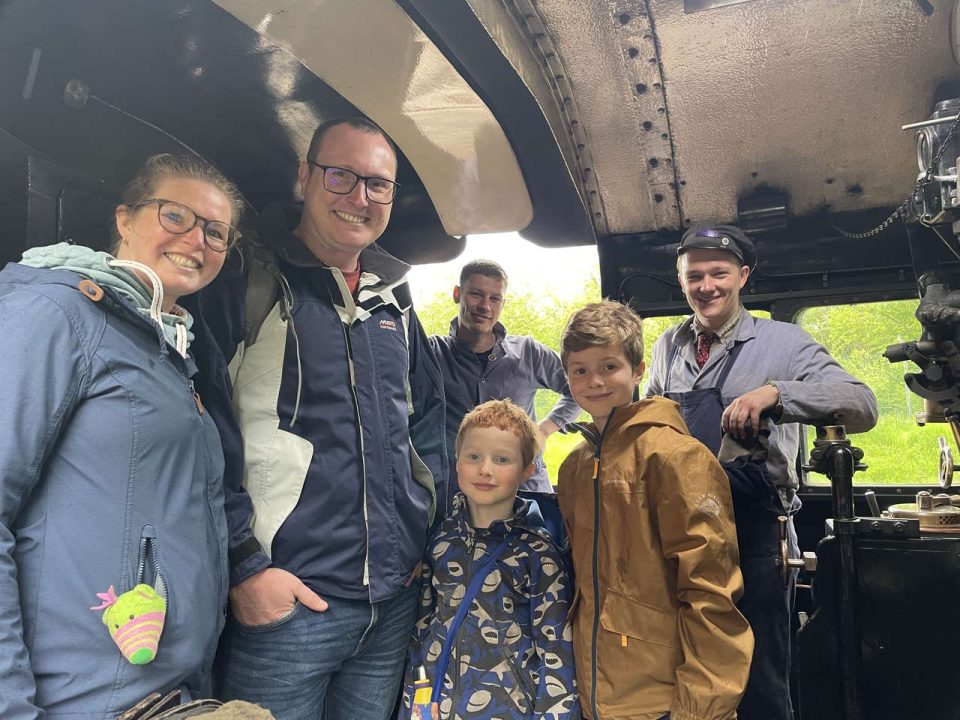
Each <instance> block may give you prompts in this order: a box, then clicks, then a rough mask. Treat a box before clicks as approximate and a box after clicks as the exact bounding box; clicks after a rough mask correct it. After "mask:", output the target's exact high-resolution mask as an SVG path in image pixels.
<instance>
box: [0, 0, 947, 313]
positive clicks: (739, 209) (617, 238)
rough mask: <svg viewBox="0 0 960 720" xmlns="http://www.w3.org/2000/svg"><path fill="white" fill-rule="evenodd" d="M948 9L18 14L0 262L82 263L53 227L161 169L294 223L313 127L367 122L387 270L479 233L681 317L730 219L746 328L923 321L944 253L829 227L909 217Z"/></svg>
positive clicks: (725, 0) (904, 237)
mask: <svg viewBox="0 0 960 720" xmlns="http://www.w3.org/2000/svg"><path fill="white" fill-rule="evenodd" d="M956 5H957V1H956V0H913V1H912V2H907V1H906V0H904V1H903V2H893V1H892V0H891V1H889V2H886V1H885V2H869V3H868V2H861V0H845V1H842V2H836V0H740V1H737V2H731V0H351V1H350V2H346V1H345V0H274V2H263V1H262V0H214V1H211V0H170V1H168V2H163V3H156V2H150V1H149V0H125V1H124V2H122V3H121V2H111V1H110V0H88V1H87V2H84V3H75V2H71V1H70V0H0V62H2V66H3V68H4V72H3V73H2V74H0V183H2V187H3V188H4V190H5V193H4V196H3V198H2V199H0V222H2V223H3V226H4V227H5V228H9V229H11V230H12V231H13V232H7V233H5V234H4V239H3V241H2V242H3V243H4V245H3V246H2V247H0V259H10V258H12V257H16V256H17V255H18V254H19V252H20V251H21V250H22V249H23V248H22V245H23V244H24V243H23V242H21V240H20V239H21V238H23V237H26V238H27V242H28V243H29V244H38V243H41V242H50V241H51V238H50V237H47V236H46V235H44V233H42V232H40V231H39V229H41V228H43V229H47V228H50V227H54V228H55V232H56V233H57V234H58V237H59V238H60V239H63V238H65V237H71V238H73V239H77V238H76V237H74V235H71V234H70V233H69V232H68V230H69V228H65V227H64V226H63V222H62V217H60V216H59V215H58V219H57V220H56V222H52V221H51V218H50V217H49V216H48V215H49V213H50V212H52V211H55V210H56V211H57V212H60V213H61V214H62V210H63V206H69V207H71V208H77V207H79V208H80V209H82V208H83V207H84V202H85V198H87V197H88V196H90V195H99V196H103V197H109V196H110V194H111V193H113V192H115V191H116V187H117V186H118V185H119V184H120V183H122V181H123V180H124V179H126V178H128V177H129V176H130V175H131V174H132V173H133V172H134V171H135V169H136V167H137V166H138V165H139V164H140V162H141V161H142V159H143V158H144V157H145V156H146V155H148V154H150V153H153V152H159V151H182V150H183V149H184V147H189V148H190V149H191V150H194V151H196V152H198V153H200V154H201V155H203V156H205V157H207V158H209V159H210V160H211V161H213V162H214V163H216V164H217V165H218V166H220V167H221V168H222V169H223V170H224V171H225V172H226V173H227V174H228V175H229V176H230V177H232V178H234V179H235V180H236V181H237V182H238V184H239V185H240V187H241V189H242V190H243V192H244V193H245V194H246V196H247V198H248V200H249V202H250V205H251V206H252V208H254V209H255V210H260V209H262V208H263V206H264V205H265V204H266V203H267V202H268V201H271V200H276V199H293V197H294V194H295V187H294V185H295V176H296V164H297V161H298V158H300V157H302V155H303V153H304V152H305V148H306V145H307V143H308V141H309V137H310V134H311V132H312V130H313V128H314V127H315V126H316V124H317V123H318V122H320V121H322V120H323V119H325V118H328V117H331V116H333V115H339V114H345V113H352V112H364V113H366V114H368V115H369V116H370V117H372V118H373V119H374V120H375V121H377V122H378V123H380V124H381V125H383V127H384V128H385V129H386V130H387V132H388V133H390V134H391V136H392V137H394V139H395V140H396V141H397V143H398V145H399V147H400V150H401V153H402V157H401V159H400V170H399V177H398V180H399V181H400V183H401V184H402V186H403V190H402V193H401V196H400V197H399V199H398V203H397V206H396V207H395V209H394V216H393V220H392V222H391V225H390V228H389V230H388V233H387V234H386V235H385V236H384V239H383V244H385V245H386V246H387V247H388V248H389V249H391V250H393V251H394V252H396V253H397V254H399V255H401V256H402V257H404V258H405V259H408V260H411V261H416V262H428V261H435V260H443V259H448V258H451V257H454V256H456V255H457V254H458V253H459V252H460V250H461V249H462V247H463V243H462V240H458V239H456V238H455V237H451V236H460V235H463V234H466V233H480V232H493V231H505V230H519V231H521V234H523V235H524V236H525V237H527V238H528V239H530V240H532V241H534V242H536V243H538V244H541V245H544V246H548V247H550V246H561V245H573V244H589V243H593V242H596V243H598V245H599V250H600V260H601V271H602V282H603V289H604V292H605V294H608V295H614V296H619V297H622V298H628V299H632V300H633V301H634V302H635V304H637V305H638V306H640V307H642V308H644V309H645V310H647V311H648V312H671V311H676V310H680V309H682V307H683V300H682V297H681V296H680V295H679V291H678V288H677V287H676V285H675V279H676V270H675V268H674V262H675V258H676V255H675V253H674V249H675V244H676V242H677V240H678V238H679V235H680V234H681V233H682V231H683V229H684V228H686V227H688V226H689V225H690V224H691V223H697V222H738V221H740V222H743V223H744V224H746V225H748V226H751V225H752V227H753V229H754V230H756V231H757V232H756V238H757V241H758V247H759V250H760V265H759V267H758V271H757V273H756V274H755V277H754V278H753V280H752V281H751V284H750V286H749V288H748V291H747V292H748V297H750V298H751V301H752V302H753V303H754V305H764V304H766V305H770V304H771V303H773V301H774V299H778V301H779V302H780V304H781V306H783V307H786V306H789V305H790V304H791V303H793V304H802V303H804V302H810V301H813V300H823V301H851V300H856V299H858V298H868V297H869V298H880V297H905V296H908V295H911V294H914V293H915V284H914V276H915V267H914V265H915V262H916V260H917V258H918V257H923V258H925V260H924V262H926V263H927V264H928V265H931V264H932V265H935V266H937V267H941V266H942V268H941V269H945V272H948V274H949V272H950V271H952V268H953V267H954V266H955V265H956V263H953V264H951V262H952V261H954V260H956V258H954V257H953V256H952V255H950V254H949V253H948V252H947V251H946V250H945V249H944V248H943V246H942V244H941V243H939V240H937V238H936V237H935V236H932V234H931V233H929V231H926V230H924V229H923V228H918V229H917V230H915V231H908V229H907V228H905V227H904V226H902V225H901V224H900V223H895V224H893V225H892V226H891V227H890V228H889V229H888V230H887V231H885V233H882V234H880V235H878V236H875V237H872V238H869V239H865V240H853V239H849V238H844V237H842V236H841V235H840V234H839V233H838V232H837V230H836V227H842V228H846V229H848V230H854V231H856V230H863V229H866V228H868V227H870V226H872V225H874V224H876V223H877V222H878V221H879V220H882V219H883V218H884V217H885V216H886V215H887V214H889V212H890V211H891V210H892V209H893V208H895V207H896V206H897V205H899V204H900V203H901V202H902V201H903V199H904V197H905V196H906V195H907V194H908V193H909V192H910V190H911V188H912V186H913V183H914V181H915V180H916V174H917V168H916V162H915V160H914V158H915V139H914V136H913V134H912V133H909V132H902V131H901V130H900V126H901V125H903V124H905V123H909V122H915V121H917V120H922V119H925V118H926V117H928V116H929V114H930V112H931V110H932V108H933V106H934V103H935V102H937V101H939V100H943V99H947V98H951V97H960V83H958V64H957V51H956V42H957V38H958V37H960V26H958V19H957V10H956ZM28 174H29V175H30V184H29V188H30V189H29V192H28V191H27V189H26V188H27V187H28V185H27V182H26V179H27V175H28ZM64 198H66V200H64ZM58 206H60V207H59V209H58ZM24 207H29V208H30V210H29V211H28V212H26V213H24V211H23V208H24ZM104 207H109V202H106V201H104ZM73 215H74V216H76V212H74V213H73ZM20 230H22V232H17V231H20ZM80 239H82V237H81V238H80ZM951 239H952V238H951ZM651 277H652V278H654V279H655V280H657V282H650V279H651Z"/></svg>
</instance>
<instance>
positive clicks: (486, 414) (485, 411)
mask: <svg viewBox="0 0 960 720" xmlns="http://www.w3.org/2000/svg"><path fill="white" fill-rule="evenodd" d="M475 427H492V428H496V429H497V430H503V431H504V432H508V433H513V434H514V435H516V436H517V437H518V438H519V439H520V457H521V458H522V459H523V466H524V467H527V465H529V464H530V463H532V462H533V459H534V458H535V457H536V456H537V452H538V451H539V450H540V441H539V440H538V439H537V428H536V427H535V426H534V424H533V421H532V420H531V419H530V416H529V415H527V414H526V413H525V412H524V411H523V410H521V409H520V408H519V407H517V406H516V405H514V404H513V403H512V402H511V401H510V400H488V401H487V402H485V403H483V404H482V405H477V406H476V407H475V408H474V409H473V410H471V411H470V412H468V413H467V414H466V415H464V417H463V422H461V423H460V430H459V431H458V432H457V455H459V454H460V447H461V446H462V445H463V437H464V435H466V434H467V430H470V429H472V428H475Z"/></svg>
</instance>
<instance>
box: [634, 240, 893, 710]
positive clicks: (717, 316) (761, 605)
mask: <svg viewBox="0 0 960 720" xmlns="http://www.w3.org/2000/svg"><path fill="white" fill-rule="evenodd" d="M677 254H678V258H677V272H678V276H679V281H680V286H681V288H682V289H683V293H684V295H685V296H686V299H687V303H688V304H689V305H690V308H691V309H692V310H693V315H691V316H690V317H689V318H687V320H685V321H684V322H682V323H680V324H679V325H676V326H674V327H672V328H669V329H667V330H666V331H664V333H663V334H662V335H661V336H660V337H659V338H658V339H657V342H656V344H655V345H654V348H653V360H652V362H651V365H652V368H651V370H650V379H649V381H648V384H647V387H646V395H647V396H652V395H665V396H666V397H668V398H671V399H673V400H675V401H676V402H678V403H679V404H680V409H681V411H682V413H683V416H684V420H685V421H686V423H687V427H688V428H689V429H690V433H691V434H692V435H693V436H694V437H696V438H698V439H699V440H700V441H701V442H703V444H704V445H706V446H707V447H709V448H710V449H711V450H712V451H713V452H714V454H716V455H718V456H719V459H720V462H721V464H723V465H724V469H725V470H726V471H727V475H728V477H729V478H730V486H731V487H730V489H731V495H732V496H733V504H734V512H735V514H736V522H737V540H738V542H739V545H740V567H741V570H742V571H743V584H744V591H743V597H742V598H741V599H740V602H739V603H738V604H737V607H738V608H739V609H740V612H742V613H743V615H744V617H746V618H747V620H748V621H749V622H750V625H751V627H752V628H753V634H754V638H755V641H756V645H755V648H754V654H753V663H752V665H751V668H750V679H749V681H748V684H747V690H746V694H745V695H744V698H743V702H742V703H741V705H740V707H739V709H738V711H737V716H738V717H739V718H740V720H793V711H792V707H791V702H790V613H791V609H792V604H793V595H794V589H795V582H796V576H795V573H793V572H791V573H790V575H789V579H788V581H787V582H786V583H785V582H784V581H783V575H782V574H781V568H780V567H779V564H778V558H779V528H778V521H777V518H778V517H779V516H781V515H786V516H788V517H789V516H792V515H793V514H794V513H795V512H796V511H797V510H798V509H799V507H800V501H799V500H798V498H797V496H796V489H797V487H798V485H799V482H798V478H797V457H798V453H799V452H800V450H801V447H800V442H801V437H802V435H801V432H800V425H799V424H800V423H809V422H816V421H827V422H829V423H830V424H838V423H839V424H843V425H846V428H847V431H848V432H864V431H866V430H869V429H870V428H872V427H873V426H874V425H875V424H876V422H877V400H876V398H875V397H874V395H873V392H872V391H871V390H870V388H868V387H867V386H866V385H864V384H863V383H862V382H860V381H859V380H857V379H855V378H854V377H852V376H851V375H849V374H848V373H847V372H846V371H845V370H844V369H843V368H842V367H840V365H839V364H838V363H837V361H836V360H834V359H833V358H832V357H831V356H830V353H829V352H827V350H826V349H825V348H824V347H823V346H821V345H819V344H818V343H816V342H814V340H813V338H811V337H810V336H809V335H808V334H807V333H806V332H804V331H803V330H801V329H800V328H799V327H797V326H796V325H794V324H792V323H786V322H777V321H774V320H766V319H762V318H755V317H753V316H752V315H751V314H750V313H749V312H747V311H746V309H745V308H744V307H743V305H741V304H740V291H741V290H742V289H743V287H744V285H746V283H747V279H748V278H749V277H750V273H751V272H752V270H753V268H754V267H755V265H756V262H757V260H756V252H755V250H754V245H753V241H752V240H750V238H749V237H748V236H747V235H746V233H744V232H743V231H742V230H740V229H739V228H737V227H733V226H729V225H714V226H711V227H696V228H691V229H690V230H688V231H687V232H686V233H684V235H683V238H682V239H681V241H680V246H679V248H678V249H677ZM788 534H789V538H790V545H791V547H790V552H791V556H792V557H797V555H798V554H799V548H798V547H797V544H796V533H795V532H794V530H793V520H792V518H791V519H789V520H788Z"/></svg>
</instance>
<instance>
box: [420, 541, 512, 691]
mask: <svg viewBox="0 0 960 720" xmlns="http://www.w3.org/2000/svg"><path fill="white" fill-rule="evenodd" d="M509 542H510V535H507V537H505V538H504V539H503V541H502V542H501V543H500V544H499V545H497V546H496V547H495V548H494V549H493V550H491V551H490V554H488V555H487V556H486V557H485V558H483V561H482V562H481V564H480V565H479V566H478V567H477V569H476V571H475V572H474V575H473V578H472V579H471V580H470V584H469V585H467V590H466V592H465V593H464V595H463V600H461V601H460V607H458V608H457V613H456V615H454V616H453V621H452V622H451V623H450V627H449V628H448V629H447V637H446V639H444V641H443V649H442V650H441V651H440V657H439V659H438V662H437V673H436V677H435V678H434V681H433V694H432V696H431V698H430V701H431V702H435V703H438V702H440V693H441V691H442V690H443V678H444V677H446V674H447V665H448V664H449V663H450V652H451V651H452V650H453V644H454V642H456V639H457V633H458V632H459V630H460V625H461V624H463V619H464V618H465V617H466V616H467V612H468V611H469V610H470V606H471V605H472V604H473V599H474V598H475V597H476V596H477V593H479V592H480V588H482V587H483V581H484V580H486V579H487V575H489V574H490V571H491V570H493V568H494V566H495V565H496V564H497V558H498V557H499V556H500V553H502V552H503V551H504V550H505V549H506V547H507V545H508V543H509Z"/></svg>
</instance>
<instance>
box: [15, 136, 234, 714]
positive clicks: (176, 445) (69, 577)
mask: <svg viewBox="0 0 960 720" xmlns="http://www.w3.org/2000/svg"><path fill="white" fill-rule="evenodd" d="M241 211H242V204H241V198H240V195H239V192H238V190H237V188H236V187H235V186H234V185H233V183H231V182H230V181H229V180H227V179H226V178H225V177H223V175H221V174H220V173H219V172H218V171H217V170H215V169H214V168H213V167H211V166H210V165H208V164H207V163H205V162H203V161H201V160H198V159H196V158H192V157H174V156H170V155H157V156H154V157H152V158H150V159H149V160H148V161H147V163H146V165H145V166H144V168H143V169H142V170H141V172H140V174H139V175H138V176H137V177H136V178H135V179H134V180H133V181H132V182H131V183H130V184H129V185H128V186H127V189H126V191H125V193H124V196H123V204H121V205H119V206H118V207H117V209H116V216H115V223H114V225H115V228H114V231H115V238H114V248H113V253H112V254H108V253H104V252H96V251H94V250H91V249H89V248H85V247H79V246H73V245H68V244H66V243H61V244H59V245H53V246H49V247H42V248H33V249H31V250H28V251H27V252H26V253H25V254H24V256H23V259H22V260H21V262H20V263H11V264H9V265H8V266H7V267H6V268H4V270H3V271H2V272H0V338H2V342H0V372H2V374H3V382H2V383H0V717H2V718H4V720H34V719H35V718H40V717H47V718H57V717H70V718H84V719H85V720H100V719H103V720H106V719H107V718H109V719H110V720H112V719H113V718H115V717H116V716H117V715H118V714H120V713H121V712H122V711H123V710H125V709H126V708H128V707H130V706H132V705H134V704H135V703H137V702H138V701H139V700H141V699H142V698H144V696H146V695H147V694H149V693H153V692H159V693H162V694H167V693H171V692H175V691H177V690H180V691H181V693H182V694H181V699H182V700H189V699H191V698H198V697H204V696H206V695H207V694H208V693H209V687H208V684H209V683H208V680H209V671H210V667H211V665H212V662H213V656H214V651H215V649H216V645H217V637H218V635H219V633H220V630H221V627H222V624H223V611H224V607H225V603H226V597H227V585H228V577H227V572H228V571H227V549H226V540H227V529H226V520H225V516H224V511H223V490H222V473H223V456H222V451H221V447H220V441H219V437H218V434H217V430H216V428H215V426H214V424H213V422H212V421H211V419H210V416H209V414H208V413H206V412H205V410H204V407H203V403H202V402H201V399H200V397H199V396H198V395H197V394H196V393H195V392H194V389H193V383H192V380H191V378H192V376H193V375H194V373H195V371H196V366H195V364H194V362H193V359H192V358H191V356H190V350H189V348H190V341H191V339H192V337H193V336H192V334H191V332H190V328H191V324H192V318H191V316H190V315H189V313H187V312H186V311H185V310H183V309H182V308H180V307H179V306H178V305H177V301H178V300H179V299H180V298H181V297H183V296H184V295H187V294H189V293H193V292H195V291H197V290H199V289H200V288H202V287H204V286H205V285H207V284H209V283H210V282H211V281H212V280H213V279H214V278H215V277H216V275H217V273H218V272H219V271H220V268H221V267H222V266H223V263H224V258H225V256H226V252H227V250H228V249H229V247H230V245H231V244H233V243H234V242H235V241H236V239H237V236H238V233H237V230H236V229H235V226H236V225H237V223H238V219H239V217H240V214H241Z"/></svg>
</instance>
